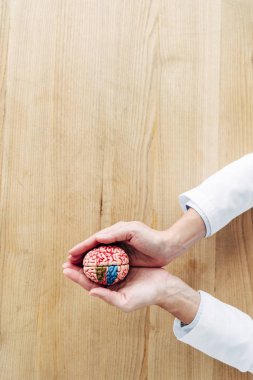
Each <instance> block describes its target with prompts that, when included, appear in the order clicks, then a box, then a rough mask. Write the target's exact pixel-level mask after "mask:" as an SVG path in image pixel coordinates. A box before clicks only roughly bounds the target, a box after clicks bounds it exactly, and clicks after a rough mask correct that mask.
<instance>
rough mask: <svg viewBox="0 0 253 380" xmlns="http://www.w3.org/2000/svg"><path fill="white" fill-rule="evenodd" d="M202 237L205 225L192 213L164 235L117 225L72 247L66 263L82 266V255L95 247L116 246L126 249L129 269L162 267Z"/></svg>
mask: <svg viewBox="0 0 253 380" xmlns="http://www.w3.org/2000/svg"><path fill="white" fill-rule="evenodd" d="M204 236H205V225H204V223H203V220H202V219H201V217H200V216H199V214H198V213H197V212H196V211H195V210H194V209H190V210H189V211H187V213H186V214H184V215H183V216H182V217H181V218H180V219H179V220H178V221H177V222H176V223H175V224H173V225H172V226H171V227H170V228H169V229H168V230H164V231H157V230H154V229H152V228H150V227H148V226H147V225H145V224H144V223H141V222H136V221H134V222H119V223H116V224H114V225H112V226H110V227H107V228H105V229H103V230H101V231H99V232H97V233H95V234H93V235H92V236H90V237H89V238H88V239H86V240H84V241H83V242H81V243H79V244H77V245H76V246H75V247H73V248H72V249H71V250H70V251H69V261H70V262H71V263H72V264H74V265H82V261H83V257H84V255H85V252H87V251H89V250H91V249H93V248H95V247H96V246H97V245H99V244H112V243H117V244H118V245H121V246H122V248H125V249H126V251H127V253H128V254H129V260H130V265H131V266H144V267H153V268H154V267H162V266H164V265H167V264H168V263H169V262H170V261H172V260H173V259H174V258H175V257H177V256H179V255H181V254H182V253H183V252H184V251H186V250H187V249H188V248H189V247H190V246H192V245H193V244H194V243H195V242H196V241H197V240H200V239H201V238H202V237H204Z"/></svg>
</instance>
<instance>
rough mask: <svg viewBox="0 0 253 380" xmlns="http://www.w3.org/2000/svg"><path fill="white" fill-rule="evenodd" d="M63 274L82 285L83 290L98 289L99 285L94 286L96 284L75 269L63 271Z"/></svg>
mask: <svg viewBox="0 0 253 380" xmlns="http://www.w3.org/2000/svg"><path fill="white" fill-rule="evenodd" d="M63 274H64V276H66V277H67V278H68V279H69V280H71V281H73V282H75V283H77V284H78V285H80V286H81V287H82V288H83V289H85V290H88V291H90V290H91V289H93V288H96V287H98V285H96V284H94V282H92V281H90V280H89V279H88V278H87V277H86V276H85V274H84V273H81V272H79V271H77V270H75V269H72V268H66V269H63Z"/></svg>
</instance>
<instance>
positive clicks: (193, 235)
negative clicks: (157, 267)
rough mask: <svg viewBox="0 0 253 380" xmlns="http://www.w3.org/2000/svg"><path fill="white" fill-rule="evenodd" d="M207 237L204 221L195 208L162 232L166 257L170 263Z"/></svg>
mask: <svg viewBox="0 0 253 380" xmlns="http://www.w3.org/2000/svg"><path fill="white" fill-rule="evenodd" d="M205 235H206V227H205V223H204V221H203V219H202V218H201V216H200V215H199V214H198V212H197V211H195V210H194V209H193V208H190V209H189V210H188V211H187V212H186V213H185V214H184V215H183V216H182V217H181V218H180V219H178V220H177V221H176V222H175V223H174V224H173V225H172V226H171V227H170V228H169V229H168V230H165V231H162V236H163V240H164V247H165V256H166V257H167V259H168V262H170V261H171V260H172V259H173V258H175V257H177V256H180V255H181V254H182V253H183V252H185V251H186V250H187V249H188V248H190V247H191V246H192V245H194V244H195V243H196V242H197V241H199V240H201V239H202V238H204V237H205Z"/></svg>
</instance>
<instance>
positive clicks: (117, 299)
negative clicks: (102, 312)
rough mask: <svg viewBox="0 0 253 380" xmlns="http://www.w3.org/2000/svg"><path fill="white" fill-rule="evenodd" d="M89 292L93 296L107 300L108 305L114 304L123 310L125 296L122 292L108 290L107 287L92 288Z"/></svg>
mask: <svg viewBox="0 0 253 380" xmlns="http://www.w3.org/2000/svg"><path fill="white" fill-rule="evenodd" d="M89 294H90V295H91V296H93V297H98V298H100V299H101V300H103V301H105V302H107V303H108V304H109V305H112V306H116V307H118V308H119V309H122V310H124V304H125V303H126V301H125V298H124V296H123V295H122V294H120V293H118V292H115V291H113V290H109V289H107V288H102V287H98V288H94V289H91V290H90V292H89Z"/></svg>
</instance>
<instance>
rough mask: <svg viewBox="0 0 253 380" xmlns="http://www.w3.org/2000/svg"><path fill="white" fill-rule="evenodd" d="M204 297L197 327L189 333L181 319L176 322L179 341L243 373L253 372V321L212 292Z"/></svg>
mask: <svg viewBox="0 0 253 380" xmlns="http://www.w3.org/2000/svg"><path fill="white" fill-rule="evenodd" d="M200 294H201V303H200V309H199V311H198V314H197V316H196V317H197V318H198V321H197V323H196V324H194V321H193V322H192V323H193V324H194V327H193V328H192V329H191V330H190V331H189V332H187V333H186V332H185V331H184V330H183V329H184V327H181V325H180V323H179V322H178V320H175V321H174V327H173V331H174V334H175V335H176V337H177V339H178V340H180V341H181V342H184V343H187V344H189V345H190V346H192V347H194V348H196V349H197V350H199V351H201V352H204V353H205V354H207V355H209V356H211V357H212V358H215V359H217V360H220V361H221V362H223V363H226V364H228V365H230V366H232V367H235V368H237V369H239V370H240V371H242V372H246V371H249V372H252V373H253V320H252V318H250V316H249V315H247V314H245V313H243V312H242V311H240V310H238V309H236V308H235V307H233V306H231V305H228V304H226V303H223V302H221V301H219V300H218V299H217V298H215V297H213V296H211V295H210V294H208V293H205V292H203V291H200ZM188 327H189V326H188Z"/></svg>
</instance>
